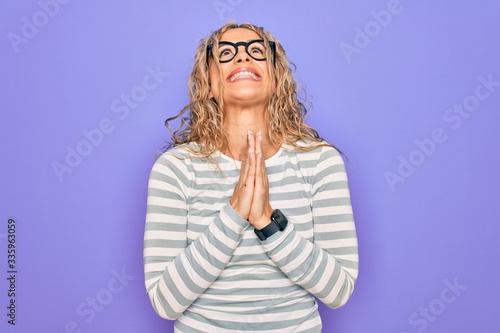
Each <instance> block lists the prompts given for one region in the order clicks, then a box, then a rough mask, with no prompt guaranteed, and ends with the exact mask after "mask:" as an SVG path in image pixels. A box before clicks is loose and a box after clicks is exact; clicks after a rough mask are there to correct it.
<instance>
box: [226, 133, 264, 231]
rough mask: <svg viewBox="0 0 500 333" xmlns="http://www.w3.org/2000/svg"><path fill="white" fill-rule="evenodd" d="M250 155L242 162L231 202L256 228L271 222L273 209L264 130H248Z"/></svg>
mask: <svg viewBox="0 0 500 333" xmlns="http://www.w3.org/2000/svg"><path fill="white" fill-rule="evenodd" d="M247 142H248V155H247V158H246V159H245V160H244V161H243V162H242V165H241V171H240V178H239V179H238V183H237V184H236V187H235V189H234V193H233V196H232V197H231V200H230V201H229V204H230V205H231V207H233V209H234V210H235V211H236V212H237V213H238V214H239V215H240V216H241V217H242V218H244V219H246V220H248V221H249V222H250V223H251V224H252V225H253V226H254V227H255V228H256V229H262V228H264V227H265V226H267V225H268V224H269V223H270V222H271V215H272V213H273V209H272V207H271V204H270V203H269V181H268V178H267V174H266V165H265V160H264V156H263V154H262V132H261V131H258V132H257V133H256V135H254V133H253V131H251V130H248V133H247Z"/></svg>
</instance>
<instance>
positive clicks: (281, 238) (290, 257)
mask: <svg viewBox="0 0 500 333" xmlns="http://www.w3.org/2000/svg"><path fill="white" fill-rule="evenodd" d="M311 182H312V184H311V191H312V216H313V226H314V240H313V241H310V240H308V239H306V238H304V237H303V236H301V235H300V234H299V233H298V232H296V231H295V230H294V228H293V224H292V223H289V224H288V226H287V228H286V229H285V230H284V232H281V233H276V234H274V235H273V236H271V237H269V238H268V239H267V240H266V241H263V242H262V245H263V247H264V249H265V251H266V252H267V253H268V255H269V257H270V258H271V260H273V261H274V262H275V263H276V265H277V266H278V267H279V268H280V269H281V270H282V271H283V272H284V273H285V274H286V275H287V276H288V277H289V278H290V280H292V281H293V282H294V283H296V284H298V285H300V286H302V287H303V288H304V289H306V290H307V291H309V292H310V293H311V294H313V295H314V296H316V297H317V298H318V299H319V300H321V301H322V302H323V303H325V304H326V305H327V306H328V307H330V308H338V307H341V306H343V305H344V304H345V303H346V302H347V300H348V299H349V297H350V296H351V294H352V292H353V289H354V284H355V282H356V279H357V276H358V246H357V237H356V230H355V225H354V218H353V211H352V206H351V200H350V193H349V187H348V183H347V174H346V172H345V166H344V162H343V160H342V157H341V156H340V154H339V153H338V151H337V150H335V149H334V148H330V147H328V148H323V151H322V153H321V156H320V159H319V162H318V164H317V166H316V168H315V170H314V175H312V177H311ZM276 208H279V207H276Z"/></svg>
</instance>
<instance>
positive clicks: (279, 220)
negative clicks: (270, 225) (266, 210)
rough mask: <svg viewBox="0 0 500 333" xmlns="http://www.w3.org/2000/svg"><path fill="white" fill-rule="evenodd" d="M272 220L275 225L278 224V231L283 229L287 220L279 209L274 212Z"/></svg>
mask: <svg viewBox="0 0 500 333" xmlns="http://www.w3.org/2000/svg"><path fill="white" fill-rule="evenodd" d="M272 218H273V220H275V221H276V223H278V225H279V226H280V230H283V229H285V227H286V224H287V222H288V220H287V219H286V217H285V215H283V213H282V212H281V211H280V210H279V209H275V210H274V212H273V215H272Z"/></svg>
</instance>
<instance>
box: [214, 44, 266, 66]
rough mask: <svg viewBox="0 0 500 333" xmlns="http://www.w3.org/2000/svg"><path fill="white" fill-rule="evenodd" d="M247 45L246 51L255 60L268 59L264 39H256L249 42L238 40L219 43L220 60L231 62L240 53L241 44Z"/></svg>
mask: <svg viewBox="0 0 500 333" xmlns="http://www.w3.org/2000/svg"><path fill="white" fill-rule="evenodd" d="M240 45H241V46H245V51H246V52H247V54H248V55H249V56H250V57H252V58H253V59H254V60H257V61H262V60H266V47H265V46H264V41H263V40H254V41H250V42H248V43H245V42H238V43H235V44H234V43H231V42H220V43H219V61H220V62H229V61H231V60H233V59H234V57H235V56H236V54H237V53H238V47H239V46H240Z"/></svg>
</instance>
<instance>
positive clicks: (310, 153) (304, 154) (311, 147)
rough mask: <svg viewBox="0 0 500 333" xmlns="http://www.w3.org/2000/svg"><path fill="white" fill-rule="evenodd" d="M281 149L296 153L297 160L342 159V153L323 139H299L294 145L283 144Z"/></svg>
mask: <svg viewBox="0 0 500 333" xmlns="http://www.w3.org/2000/svg"><path fill="white" fill-rule="evenodd" d="M283 149H284V150H285V151H287V152H289V153H292V154H295V155H297V159H298V160H307V161H316V162H320V161H323V160H325V159H336V160H340V161H341V162H342V161H343V160H342V153H341V152H340V150H338V149H337V148H336V147H335V146H333V145H332V144H330V143H328V142H327V141H325V140H322V141H312V140H308V141H305V140H299V141H296V142H295V146H294V145H291V144H284V145H283Z"/></svg>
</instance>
